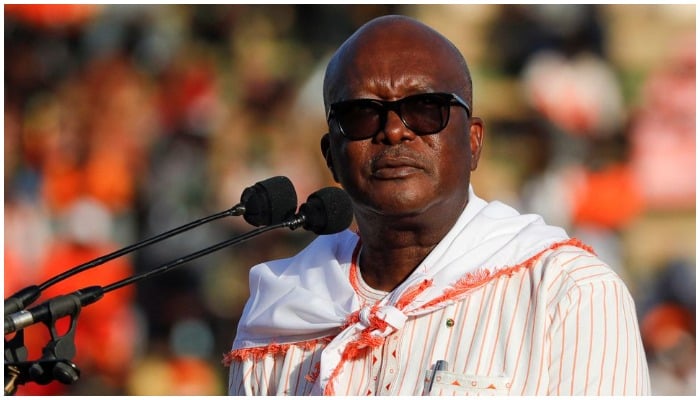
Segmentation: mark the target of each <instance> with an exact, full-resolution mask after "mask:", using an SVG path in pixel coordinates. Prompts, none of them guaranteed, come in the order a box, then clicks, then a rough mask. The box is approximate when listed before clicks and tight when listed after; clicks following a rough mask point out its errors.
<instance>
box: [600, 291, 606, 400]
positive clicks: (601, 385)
mask: <svg viewBox="0 0 700 400" xmlns="http://www.w3.org/2000/svg"><path fill="white" fill-rule="evenodd" d="M602 285H603V302H602V304H607V302H606V295H607V290H606V289H607V288H606V287H605V282H603V283H602ZM607 311H608V310H607V307H603V351H602V352H601V354H602V355H603V359H602V360H600V382H598V396H600V392H601V389H602V387H603V380H604V379H603V377H605V376H606V375H605V353H606V350H607V347H608V313H607Z"/></svg>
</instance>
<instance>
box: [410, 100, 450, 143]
mask: <svg viewBox="0 0 700 400" xmlns="http://www.w3.org/2000/svg"><path fill="white" fill-rule="evenodd" d="M449 112H450V99H449V98H446V97H444V96H439V95H435V94H424V95H417V96H411V97H407V98H405V99H404V100H403V102H402V103H401V116H402V117H403V120H404V122H405V123H406V126H407V127H408V128H409V129H411V130H412V131H414V132H415V133H417V134H424V135H426V134H431V133H436V132H439V131H441V130H443V129H445V126H446V125H447V119H448V116H449Z"/></svg>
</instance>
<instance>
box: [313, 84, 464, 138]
mask: <svg viewBox="0 0 700 400" xmlns="http://www.w3.org/2000/svg"><path fill="white" fill-rule="evenodd" d="M453 105H455V106H460V107H463V108H464V109H465V110H467V117H470V116H471V110H470V109H469V105H467V103H466V102H465V101H464V100H462V99H461V98H460V97H459V96H457V95H456V94H454V93H422V94H416V95H413V96H407V97H404V98H403V99H399V100H395V101H384V100H375V99H354V100H347V101H341V102H338V103H333V104H331V106H330V108H329V110H328V116H327V118H326V121H327V122H329V123H330V120H331V118H333V119H334V120H335V121H336V122H337V124H338V128H339V129H340V133H342V134H343V136H345V137H346V138H348V139H349V140H363V139H369V138H371V137H374V135H376V134H377V133H379V131H381V130H382V129H384V125H385V124H386V119H387V114H388V113H389V111H390V110H391V111H393V112H395V113H396V114H397V115H398V116H399V118H401V122H403V124H404V125H405V126H406V128H408V129H410V130H412V131H413V132H415V133H416V134H417V135H430V134H433V133H437V132H440V131H441V130H443V129H445V127H446V126H447V122H448V121H449V120H450V108H451V107H452V106H453Z"/></svg>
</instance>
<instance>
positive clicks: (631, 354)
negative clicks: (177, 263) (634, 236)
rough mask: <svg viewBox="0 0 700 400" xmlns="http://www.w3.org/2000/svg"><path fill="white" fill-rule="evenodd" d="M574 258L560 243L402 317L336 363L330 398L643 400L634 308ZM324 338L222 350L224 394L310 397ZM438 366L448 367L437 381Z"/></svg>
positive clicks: (621, 291) (582, 253)
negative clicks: (337, 375)
mask: <svg viewBox="0 0 700 400" xmlns="http://www.w3.org/2000/svg"><path fill="white" fill-rule="evenodd" d="M583 247H585V246H580V245H577V242H575V241H565V242H561V243H559V244H558V245H555V246H551V247H550V248H548V249H546V250H545V251H543V252H541V253H539V254H537V255H536V256H535V257H533V258H531V259H529V260H528V261H527V262H523V263H521V264H519V265H515V266H512V267H510V268H509V269H508V270H507V271H505V272H506V273H497V274H485V275H482V276H481V277H478V276H475V277H472V282H473V285H472V287H471V288H470V289H469V290H468V291H466V292H465V293H463V295H462V296H460V297H459V299H458V300H457V301H454V302H451V304H449V305H447V306H446V307H443V308H438V309H436V310H434V311H432V312H430V313H427V314H422V315H418V316H409V317H408V319H407V320H406V322H405V324H404V325H403V327H402V328H401V329H399V330H397V331H395V332H393V333H392V334H390V335H389V336H388V337H386V338H385V340H383V342H382V343H381V344H380V345H378V346H376V347H365V348H363V349H360V350H359V351H358V352H357V354H355V355H354V356H353V357H352V358H350V359H347V360H345V363H344V367H343V368H344V370H345V373H344V374H343V375H342V379H337V380H336V381H334V382H333V392H332V393H333V394H337V395H425V394H431V395H474V394H493V395H506V394H508V395H649V394H650V393H651V390H650V386H649V373H648V367H647V362H646V358H645V354H644V350H643V348H642V344H641V340H640V334H639V327H638V323H637V318H636V313H635V305H634V302H633V299H632V297H631V295H630V293H629V292H628V289H627V288H626V286H625V285H624V283H623V282H622V281H621V279H620V278H619V277H618V276H617V275H616V274H615V273H614V272H613V271H612V270H611V269H610V268H609V267H608V266H607V265H605V264H604V263H603V262H602V261H600V260H599V259H598V258H597V257H596V256H595V255H594V254H592V253H591V252H589V251H587V249H585V248H583ZM358 248H359V243H358ZM356 257H357V249H356V250H355V252H354V254H353V258H352V265H351V266H350V267H349V268H348V270H347V279H348V280H349V281H350V284H351V285H352V287H353V289H354V290H355V291H356V292H357V295H358V297H359V299H361V302H362V303H363V304H374V303H376V302H378V301H380V300H381V299H382V298H384V297H385V296H386V295H387V293H385V292H380V291H377V290H374V289H372V288H370V287H368V286H367V285H366V284H364V282H363V281H362V279H361V276H360V274H359V269H358V268H357V265H356ZM332 338H333V335H331V336H328V337H322V338H318V339H314V340H307V341H301V342H297V343H287V344H284V345H274V344H271V345H270V346H267V347H263V348H253V349H242V350H235V351H232V352H231V353H229V354H228V355H227V356H226V358H225V360H226V362H227V363H230V372H229V394H232V395H308V394H310V393H311V390H312V387H313V386H314V383H315V381H316V379H317V378H318V371H319V361H320V356H321V352H322V351H323V350H324V348H325V347H326V346H327V345H328V343H329V342H330V340H331V339H332ZM440 360H442V361H446V367H445V368H443V369H441V370H437V371H436V370H435V365H436V363H437V361H440Z"/></svg>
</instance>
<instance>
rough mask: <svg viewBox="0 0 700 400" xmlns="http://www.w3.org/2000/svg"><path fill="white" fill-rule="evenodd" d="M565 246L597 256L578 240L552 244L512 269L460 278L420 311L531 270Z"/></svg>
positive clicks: (507, 268) (475, 273) (476, 272)
mask: <svg viewBox="0 0 700 400" xmlns="http://www.w3.org/2000/svg"><path fill="white" fill-rule="evenodd" d="M563 246H574V247H578V248H581V249H583V250H585V251H587V252H589V253H591V254H595V251H594V250H593V248H592V247H590V246H587V245H585V244H584V243H583V242H581V241H580V240H578V239H574V238H571V239H568V240H565V241H563V242H557V243H554V244H552V245H551V246H549V247H547V248H546V249H544V250H542V251H540V252H539V253H537V254H535V255H534V256H532V257H530V258H528V259H527V260H525V261H523V262H521V263H520V264H517V265H514V266H511V267H506V268H501V269H498V270H496V271H495V272H491V271H490V270H488V269H481V270H478V271H475V272H472V273H468V274H466V275H464V277H462V278H460V279H459V280H458V281H457V282H455V284H454V285H453V286H452V287H449V288H447V289H445V291H443V294H442V295H441V296H438V297H436V298H434V299H433V300H430V301H429V302H427V303H425V304H423V305H422V306H421V307H420V308H418V309H419V310H421V309H427V308H430V307H434V306H436V305H438V304H440V303H443V302H445V301H449V300H456V299H457V298H459V296H461V295H463V294H465V293H466V292H468V291H470V290H472V289H475V288H477V287H479V286H482V285H484V284H486V283H487V282H489V281H491V280H494V279H497V278H500V277H502V276H504V275H507V276H511V275H513V273H515V272H517V271H519V270H521V269H523V268H530V267H531V266H532V265H533V264H535V263H536V262H537V261H538V260H539V258H540V257H542V255H543V254H544V253H546V252H548V251H550V250H555V249H558V248H560V247H563Z"/></svg>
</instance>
